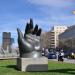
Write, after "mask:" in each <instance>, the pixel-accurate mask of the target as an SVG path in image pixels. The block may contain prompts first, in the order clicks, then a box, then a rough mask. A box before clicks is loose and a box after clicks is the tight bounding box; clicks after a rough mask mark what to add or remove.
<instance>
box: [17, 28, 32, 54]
mask: <svg viewBox="0 0 75 75" xmlns="http://www.w3.org/2000/svg"><path fill="white" fill-rule="evenodd" d="M17 32H18V44H19V51H20V52H26V53H27V52H30V51H32V45H31V44H30V43H29V42H27V41H26V40H25V39H24V37H23V34H22V32H21V31H20V29H19V28H17ZM21 50H22V51H21Z"/></svg>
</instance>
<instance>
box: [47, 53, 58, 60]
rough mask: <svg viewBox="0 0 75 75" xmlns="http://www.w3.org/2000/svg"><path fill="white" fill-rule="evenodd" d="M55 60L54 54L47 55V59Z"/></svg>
mask: <svg viewBox="0 0 75 75" xmlns="http://www.w3.org/2000/svg"><path fill="white" fill-rule="evenodd" d="M56 58H57V55H56V53H49V54H48V59H56Z"/></svg>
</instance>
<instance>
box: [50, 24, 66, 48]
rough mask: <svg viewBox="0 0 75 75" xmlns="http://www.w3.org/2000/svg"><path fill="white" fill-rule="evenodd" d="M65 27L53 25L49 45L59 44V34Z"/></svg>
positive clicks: (56, 45)
mask: <svg viewBox="0 0 75 75" xmlns="http://www.w3.org/2000/svg"><path fill="white" fill-rule="evenodd" d="M66 29H67V26H61V25H59V26H54V27H53V28H52V29H51V39H50V40H51V47H52V48H56V47H58V46H59V34H61V33H63V32H64V31H65V30H66Z"/></svg>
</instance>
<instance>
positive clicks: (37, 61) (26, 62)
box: [17, 57, 48, 71]
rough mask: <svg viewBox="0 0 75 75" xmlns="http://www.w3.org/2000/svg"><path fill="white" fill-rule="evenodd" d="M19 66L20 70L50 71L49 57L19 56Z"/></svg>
mask: <svg viewBox="0 0 75 75" xmlns="http://www.w3.org/2000/svg"><path fill="white" fill-rule="evenodd" d="M17 68H18V69H19V70H20V71H48V59H47V58H46V57H40V58H17Z"/></svg>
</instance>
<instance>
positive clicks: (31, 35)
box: [17, 19, 41, 57]
mask: <svg viewBox="0 0 75 75" xmlns="http://www.w3.org/2000/svg"><path fill="white" fill-rule="evenodd" d="M31 24H32V26H31ZM17 32H18V45H19V52H20V57H40V56H41V52H40V50H41V47H40V34H41V29H38V25H36V26H35V28H33V22H32V20H31V19H30V24H28V23H27V26H26V29H25V33H24V36H23V34H22V32H21V31H20V29H19V28H17Z"/></svg>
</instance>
